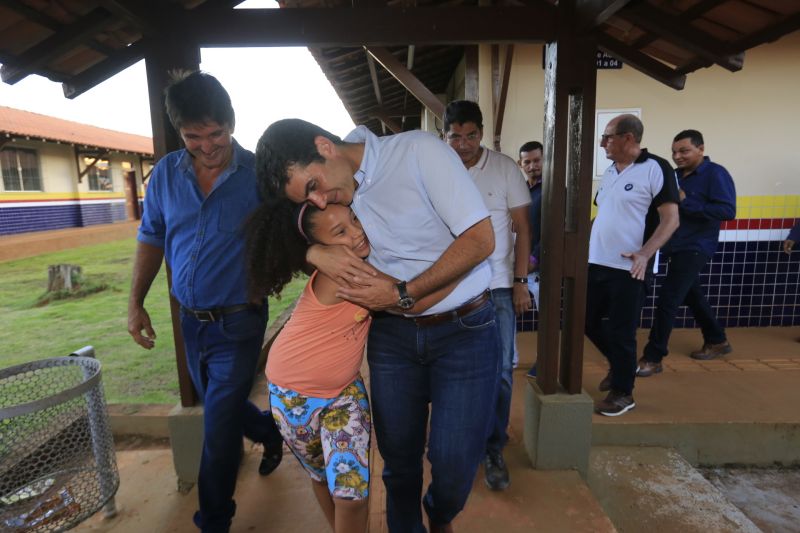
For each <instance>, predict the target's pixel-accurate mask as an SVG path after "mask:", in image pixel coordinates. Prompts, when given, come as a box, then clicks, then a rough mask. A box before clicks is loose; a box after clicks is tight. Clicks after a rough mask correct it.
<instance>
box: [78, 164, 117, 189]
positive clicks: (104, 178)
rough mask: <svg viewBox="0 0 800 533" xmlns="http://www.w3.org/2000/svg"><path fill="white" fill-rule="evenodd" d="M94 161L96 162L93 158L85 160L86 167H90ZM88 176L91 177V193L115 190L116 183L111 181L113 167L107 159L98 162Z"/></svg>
mask: <svg viewBox="0 0 800 533" xmlns="http://www.w3.org/2000/svg"><path fill="white" fill-rule="evenodd" d="M92 161H94V159H93V158H91V157H84V158H83V162H84V164H85V165H86V166H89V165H90V164H91V163H92ZM86 175H87V176H88V177H89V190H90V191H113V190H114V182H113V181H111V167H110V166H109V164H108V161H106V160H105V159H101V160H100V161H98V162H97V164H96V165H94V166H93V167H92V168H90V169H89V172H87V173H86Z"/></svg>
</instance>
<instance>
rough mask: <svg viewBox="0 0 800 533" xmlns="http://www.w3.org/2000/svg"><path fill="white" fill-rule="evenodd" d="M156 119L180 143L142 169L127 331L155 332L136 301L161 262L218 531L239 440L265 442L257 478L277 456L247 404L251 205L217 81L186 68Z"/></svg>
mask: <svg viewBox="0 0 800 533" xmlns="http://www.w3.org/2000/svg"><path fill="white" fill-rule="evenodd" d="M166 107H167V114H168V115H169V118H170V121H171V122H172V125H173V127H174V128H175V129H176V130H177V131H178V132H179V133H180V136H181V139H183V142H184V145H185V146H186V148H185V149H183V150H178V151H176V152H172V153H170V154H167V155H166V156H164V157H163V158H162V159H161V160H160V161H159V162H158V164H157V165H156V166H155V168H154V169H153V174H152V177H151V178H150V181H149V184H148V187H147V195H146V196H145V202H144V214H143V218H142V224H141V226H140V228H139V235H138V241H139V242H138V245H137V249H136V259H135V262H134V269H133V281H132V283H131V294H130V300H129V303H128V332H129V333H130V334H131V336H132V337H133V339H134V341H136V343H138V344H139V345H141V346H142V347H144V348H146V349H148V350H149V349H151V348H152V347H153V346H154V343H155V338H156V334H155V331H154V329H153V326H152V324H151V322H150V317H149V315H148V313H147V311H146V310H145V308H144V300H145V297H146V296H147V292H148V290H149V289H150V285H151V284H152V282H153V279H154V278H155V276H156V274H157V273H158V270H159V269H160V267H161V262H162V260H164V258H166V262H167V264H168V265H169V266H170V267H171V269H172V294H173V296H174V297H175V298H176V299H177V300H178V302H179V303H180V305H181V329H182V332H183V338H184V342H185V347H186V359H187V363H188V367H189V373H190V375H191V378H192V382H193V383H194V386H195V389H196V390H197V394H198V396H199V397H200V399H201V401H202V402H203V408H204V409H203V415H204V418H203V430H204V441H203V454H202V458H201V461H200V472H199V476H198V481H197V485H198V496H199V500H200V510H199V511H198V512H197V513H196V514H195V516H194V522H195V524H196V525H197V526H198V527H199V528H200V529H201V530H202V531H203V532H215V533H216V532H225V531H228V530H229V528H230V523H231V519H232V518H233V515H234V512H235V510H236V504H235V502H234V501H233V492H234V488H235V486H236V474H237V469H238V467H239V462H240V460H241V453H242V435H244V436H247V437H248V438H249V439H251V440H253V441H254V442H261V443H263V444H264V456H263V458H262V463H261V465H260V467H259V472H260V473H261V474H262V475H267V474H269V473H270V472H272V470H274V469H275V468H276V467H277V466H278V463H279V462H280V460H281V456H282V439H281V436H280V433H279V432H278V430H277V428H276V427H275V422H274V420H273V419H272V416H271V414H270V413H269V412H267V413H263V412H262V411H261V410H259V409H258V407H256V406H255V405H254V404H252V403H251V402H249V401H248V396H249V394H250V389H251V388H252V385H253V378H254V375H255V371H256V364H257V361H258V357H259V354H260V353H261V347H262V344H263V340H264V330H265V328H266V322H267V304H266V301H265V300H263V299H261V300H260V301H258V302H251V301H250V299H249V298H248V294H247V283H246V279H247V276H246V272H245V261H244V252H245V250H244V248H245V241H244V235H243V234H242V229H243V228H242V225H243V223H244V222H245V220H246V219H247V216H248V214H249V213H250V212H252V211H253V210H255V209H256V208H257V207H258V205H259V201H260V197H259V194H258V188H257V185H256V177H255V172H254V157H253V154H252V152H249V151H247V150H245V149H243V148H242V147H241V146H239V144H238V143H237V142H236V141H235V140H234V139H233V138H232V136H231V135H232V134H233V128H234V123H235V118H234V112H233V107H232V106H231V101H230V97H229V96H228V93H227V92H226V91H225V89H224V88H223V87H222V85H221V84H220V83H219V81H217V80H216V78H214V77H213V76H210V75H208V74H205V73H202V72H194V73H192V74H190V75H188V76H186V77H183V78H182V79H178V80H176V81H174V82H173V83H172V84H171V85H170V86H169V87H168V88H167V90H166Z"/></svg>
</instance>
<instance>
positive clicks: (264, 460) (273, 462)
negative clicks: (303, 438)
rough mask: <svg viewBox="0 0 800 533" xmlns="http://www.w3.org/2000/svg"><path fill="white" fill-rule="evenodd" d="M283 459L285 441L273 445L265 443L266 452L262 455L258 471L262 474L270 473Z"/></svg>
mask: <svg viewBox="0 0 800 533" xmlns="http://www.w3.org/2000/svg"><path fill="white" fill-rule="evenodd" d="M281 459H283V441H281V442H280V444H275V445H272V446H267V445H266V444H265V445H264V454H263V455H262V456H261V463H259V465H258V473H259V474H261V475H262V476H268V475H270V474H271V473H272V472H273V471H274V470H275V469H276V468H278V465H279V464H281Z"/></svg>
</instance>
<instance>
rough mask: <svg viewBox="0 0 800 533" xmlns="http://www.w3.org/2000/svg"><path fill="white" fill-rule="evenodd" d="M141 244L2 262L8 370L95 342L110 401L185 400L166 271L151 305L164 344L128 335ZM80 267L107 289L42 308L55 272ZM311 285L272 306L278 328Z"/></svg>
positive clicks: (2, 349) (0, 358)
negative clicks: (149, 345) (50, 271)
mask: <svg viewBox="0 0 800 533" xmlns="http://www.w3.org/2000/svg"><path fill="white" fill-rule="evenodd" d="M135 248H136V241H135V240H134V239H126V240H123V241H116V242H112V243H107V244H98V245H93V246H85V247H81V248H75V249H72V250H67V251H62V252H55V253H49V254H42V255H39V256H36V257H30V258H27V259H20V260H16V261H8V262H4V263H0V280H2V281H0V313H1V314H2V317H3V320H2V323H3V327H2V328H0V367H2V368H5V367H8V366H12V365H16V364H20V363H24V362H28V361H32V360H36V359H44V358H47V357H56V356H62V355H67V354H69V353H70V352H72V351H74V350H75V349H77V348H80V347H82V346H86V345H88V344H91V345H92V346H94V348H95V352H96V355H97V358H98V359H100V361H101V362H102V364H103V383H104V385H105V393H106V401H108V402H109V403H174V402H176V401H177V400H178V375H177V370H176V368H175V345H174V340H173V336H172V320H171V318H170V312H169V299H168V294H167V281H166V276H165V269H164V268H162V269H161V271H160V272H159V274H158V277H157V278H156V280H155V282H154V283H153V286H152V287H151V289H150V293H149V294H148V296H147V300H146V302H145V305H146V308H147V311H148V312H149V313H150V319H151V321H152V322H153V327H154V328H155V330H156V334H157V335H158V338H157V340H156V347H155V348H153V349H152V350H145V349H143V348H141V347H140V346H139V345H137V344H135V343H134V342H133V340H132V339H131V337H130V335H128V330H127V321H128V319H127V310H128V288H129V286H130V277H131V269H132V268H133V254H134V250H135ZM59 263H69V264H74V265H79V266H81V267H82V269H83V278H84V279H85V280H87V281H89V282H90V283H92V284H93V285H95V286H98V285H107V287H108V288H107V289H105V290H102V291H100V292H95V293H92V294H88V295H86V296H84V297H82V298H77V299H63V300H54V301H51V302H50V303H49V304H47V305H45V306H41V307H37V301H38V300H39V298H40V297H41V296H42V295H43V294H44V293H45V291H46V289H47V267H48V266H49V265H55V264H59ZM304 286H305V279H296V280H294V281H293V282H292V283H291V284H290V285H289V286H287V287H286V288H285V289H284V294H283V297H282V299H280V300H274V299H272V298H271V299H270V300H269V309H270V313H269V315H270V323H271V322H272V320H274V319H275V318H276V317H277V316H278V315H280V313H281V312H282V311H283V310H284V309H285V308H286V306H288V305H289V304H290V303H291V302H293V301H294V300H295V298H297V296H298V295H299V294H300V292H301V291H302V289H303V287H304Z"/></svg>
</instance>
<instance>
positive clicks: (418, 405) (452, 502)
mask: <svg viewBox="0 0 800 533" xmlns="http://www.w3.org/2000/svg"><path fill="white" fill-rule="evenodd" d="M498 343H499V341H498V338H497V328H496V326H495V315H494V306H493V304H492V303H491V302H490V301H487V302H486V303H485V304H484V305H482V306H481V307H480V308H478V309H476V310H475V311H473V312H472V313H469V314H467V315H465V316H463V317H461V318H458V319H456V320H453V321H448V322H445V323H441V324H436V325H432V326H417V324H416V323H415V322H414V321H413V320H410V319H406V318H402V317H398V316H393V315H389V314H386V313H381V314H378V315H376V316H375V317H374V318H373V321H372V326H371V328H370V332H369V342H368V344H367V358H368V361H369V370H370V380H371V389H372V391H371V392H372V415H373V422H374V427H375V434H376V437H377V440H378V450H380V453H381V456H382V457H383V460H384V469H383V482H384V485H385V486H386V520H387V524H388V526H389V531H391V532H395V533H422V532H424V531H425V526H423V525H422V511H421V509H420V499H421V498H422V454H423V453H424V452H425V436H426V432H427V429H428V413H429V404H430V437H429V442H428V460H429V461H430V463H431V477H432V480H431V484H430V486H429V487H428V490H427V493H426V494H425V497H424V499H423V505H424V506H425V511H426V512H427V514H428V517H429V519H430V521H431V523H433V524H448V523H450V522H451V521H452V520H453V518H455V516H456V515H457V514H458V513H459V511H461V509H463V507H464V504H465V502H466V500H467V496H468V495H469V492H470V489H471V488H472V482H473V480H474V479H475V473H476V472H477V469H478V464H479V463H480V461H481V459H482V458H483V456H484V454H485V452H486V438H487V436H488V433H489V426H490V424H491V421H492V416H493V413H494V407H495V401H496V390H495V389H496V384H497V354H498V352H499V349H498Z"/></svg>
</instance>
